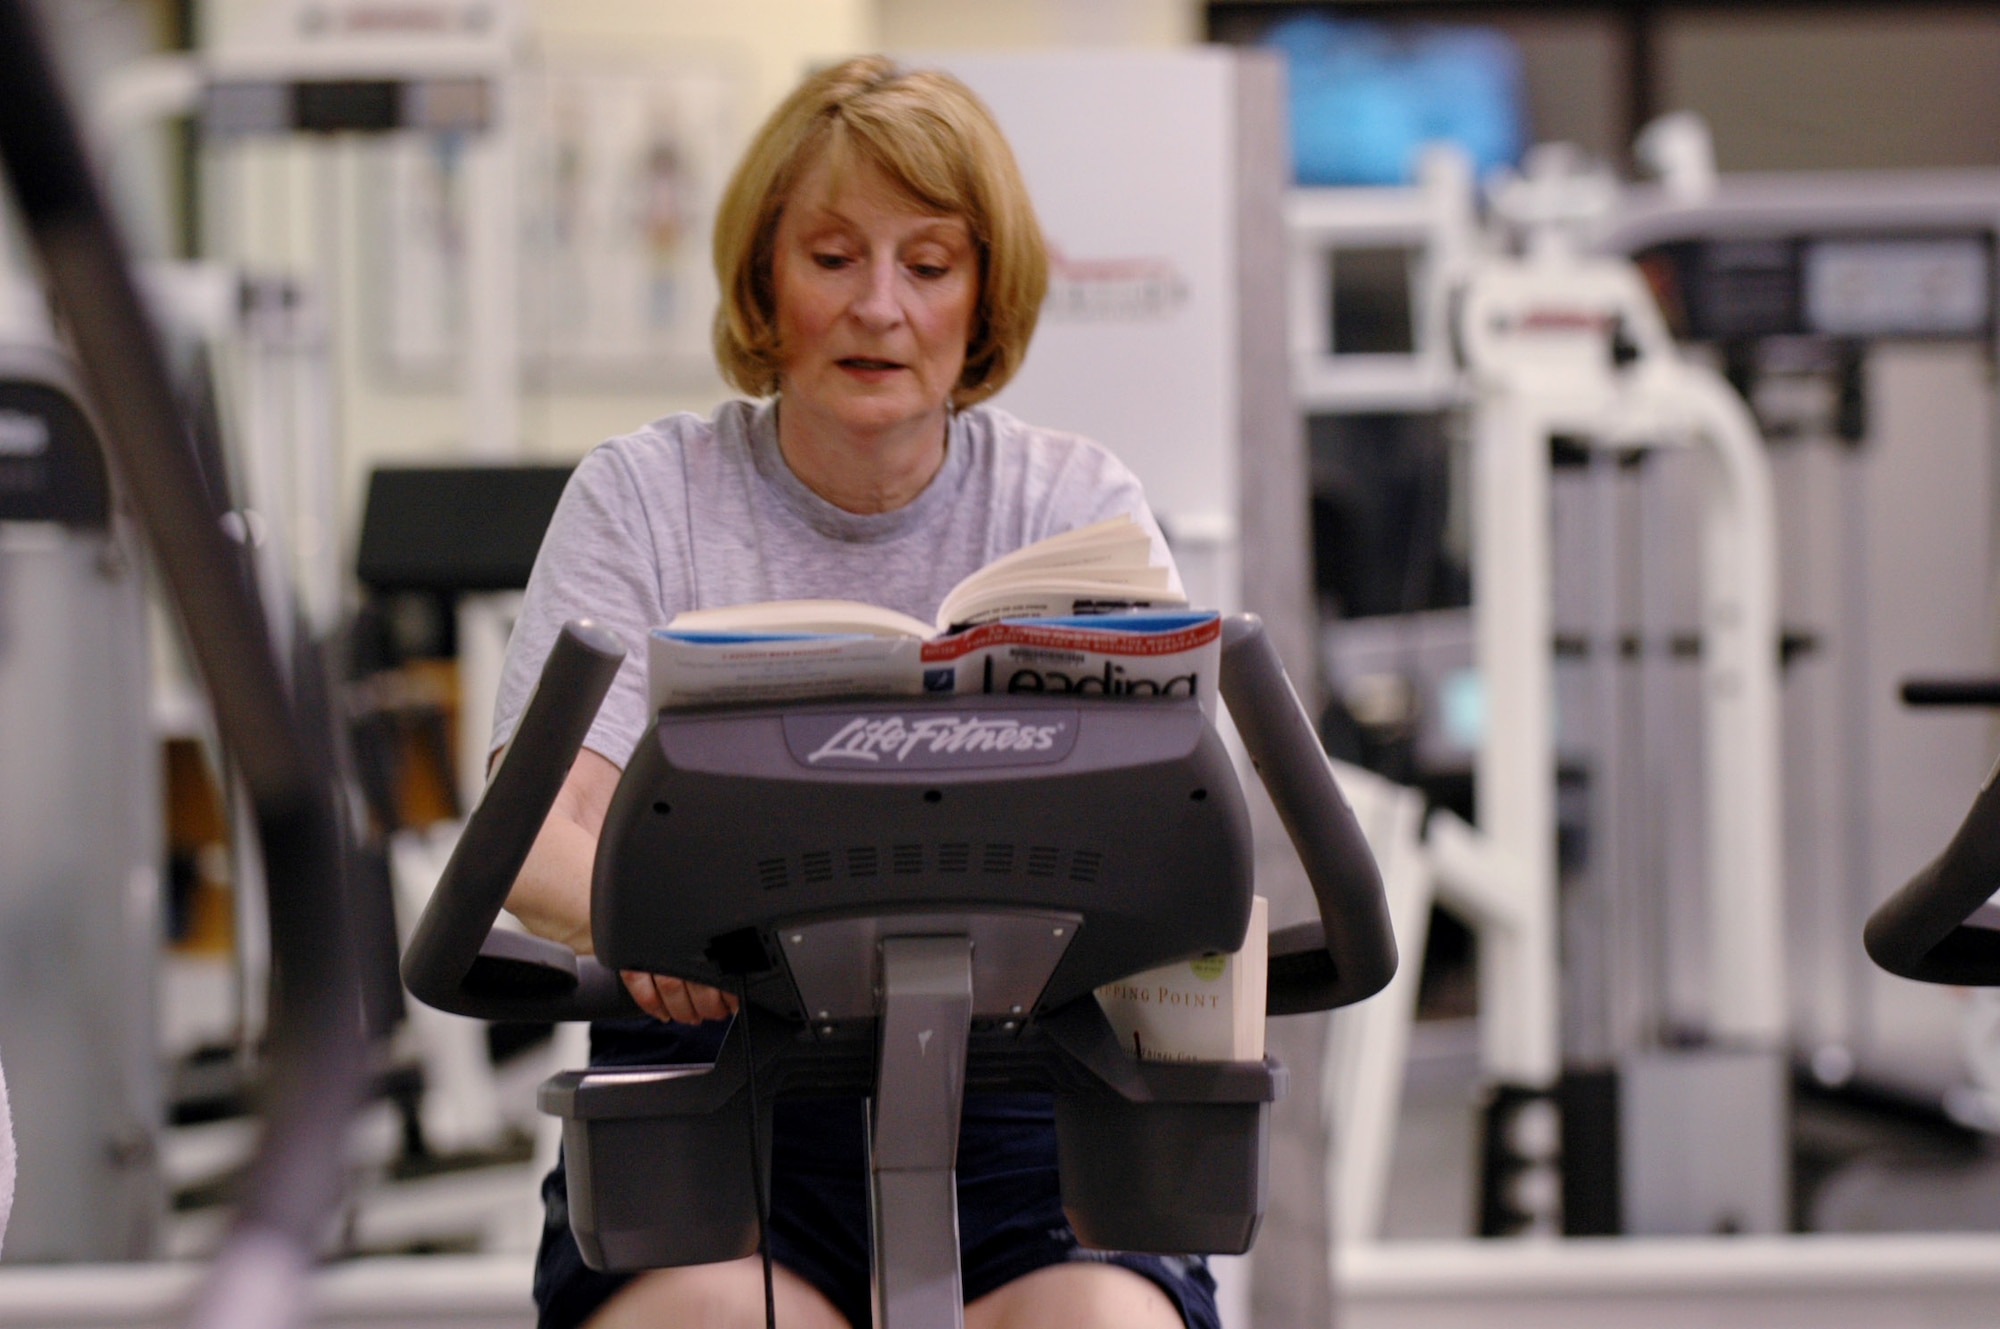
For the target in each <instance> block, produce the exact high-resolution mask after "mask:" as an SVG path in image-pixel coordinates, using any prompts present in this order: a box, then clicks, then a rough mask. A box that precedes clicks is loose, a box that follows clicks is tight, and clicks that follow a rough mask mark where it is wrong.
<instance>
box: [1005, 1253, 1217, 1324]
mask: <svg viewBox="0 0 2000 1329" xmlns="http://www.w3.org/2000/svg"><path fill="white" fill-rule="evenodd" d="M965 1329H1185V1324H1184V1322H1183V1321H1182V1319H1181V1313H1180V1311H1179V1310H1178V1309H1177V1308H1176V1307H1175V1306H1174V1303H1173V1301H1172V1299H1171V1298H1169V1297H1168V1296H1167V1294H1166V1293H1165V1292H1163V1291H1162V1290H1161V1289H1160V1287H1159V1285H1158V1284H1156V1283H1154V1282H1153V1281H1152V1280H1151V1279H1149V1278H1147V1277H1145V1276H1144V1275H1143V1274H1137V1273H1134V1272H1132V1270H1130V1269H1127V1268H1125V1267H1124V1266H1122V1265H1116V1264H1101V1263H1098V1262H1096V1261H1080V1262H1078V1263H1075V1264H1052V1265H1049V1266H1047V1267H1046V1268H1042V1269H1037V1270H1035V1272H1033V1273H1031V1274H1027V1275H1025V1276H1023V1277H1021V1278H1017V1279H1015V1280H1014V1281H1013V1282H1011V1283H1009V1284H1007V1285H1006V1286H1005V1287H1002V1288H998V1289H996V1290H994V1291H992V1292H989V1293H988V1294H987V1295H985V1296H983V1297H981V1298H980V1299H979V1300H978V1301H975V1302H973V1303H972V1304H971V1305H969V1306H967V1307H966V1308H965Z"/></svg>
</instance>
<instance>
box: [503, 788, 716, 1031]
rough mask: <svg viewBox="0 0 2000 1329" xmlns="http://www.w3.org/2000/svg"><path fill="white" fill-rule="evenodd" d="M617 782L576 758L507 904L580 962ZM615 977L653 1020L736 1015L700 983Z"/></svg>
mask: <svg viewBox="0 0 2000 1329" xmlns="http://www.w3.org/2000/svg"><path fill="white" fill-rule="evenodd" d="M618 775H619V771H618V768H617V767H616V766H614V765H613V764H612V763H611V762H610V760H609V759H607V758H605V757H603V756H601V755H599V754H598V753H596V752H593V751H591V750H590V749H589V748H584V749H582V750H581V751H579V752H578V753H577V754H576V762H575V764H573V765H572V766H571V767H570V768H569V777H568V778H567V779H565V780H564V781H563V786H562V791H561V792H560V793H558V794H557V795H556V801H555V805H554V806H553V807H551V808H550V809H549V819H548V820H547V821H545V822H543V823H542V832H541V834H540V835H538V836H536V837H535V846H534V848H533V849H531V850H529V851H528V861H527V862H526V863H523V864H522V865H521V875H520V876H518V877H516V878H515V879H514V889H513V891H512V893H510V894H509V895H508V897H507V908H508V910H509V911H511V912H512V913H513V915H514V917H516V918H518V919H520V920H521V925H522V926H523V927H525V928H527V929H528V931H530V932H532V933H534V934H535V935H536V936H539V937H547V938H549V939H550V940H551V941H558V942H561V943H562V944H563V945H565V946H567V947H569V948H570V949H571V950H573V951H575V952H576V953H577V954H578V955H588V954H590V953H591V949H592V942H591V939H590V873H591V865H592V864H593V863H594V862H595V861H596V858H597V837H598V835H599V834H600V833H601V832H602V831H603V829H604V814H605V813H606V812H607V811H608V810H609V809H610V807H611V794H612V791H614V790H615V789H617V788H618ZM620 977H622V978H623V979H624V980H625V986H626V988H627V989H628V990H629V991H630V992H631V993H632V999H633V1000H634V1001H636V1002H638V1003H639V1007H640V1009H641V1010H643V1011H645V1012H646V1014H648V1015H650V1016H652V1017H653V1018H655V1019H658V1020H679V1021H683V1022H686V1023H693V1022H695V1021H698V1020H719V1019H721V1018H722V1017H724V1016H726V1015H728V1014H729V1013H730V1012H731V1011H733V1010H735V1009H736V1001H735V998H733V997H730V996H727V995H726V994H724V993H721V992H718V991H716V990H715V989H714V988H711V987H704V986H703V985H701V984H699V983H689V982H685V981H683V980H681V979H678V978H669V977H667V976H665V975H663V974H645V973H639V972H637V971H635V970H629V969H628V970H625V971H623V973H621V975H620Z"/></svg>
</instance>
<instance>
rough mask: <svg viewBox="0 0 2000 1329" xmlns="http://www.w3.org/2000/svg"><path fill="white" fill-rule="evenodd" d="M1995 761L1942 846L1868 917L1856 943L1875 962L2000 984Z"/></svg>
mask: <svg viewBox="0 0 2000 1329" xmlns="http://www.w3.org/2000/svg"><path fill="white" fill-rule="evenodd" d="M1995 775H2000V767H1996V768H1995V770H1994V773H1993V774H1990V775H1988V776H1987V777H1986V783H1985V784H1983V785H1981V786H1980V789H1979V796H1978V797H1977V798H1975V799H1973V800H1972V810H1971V811H1970V812H1968V813H1966V815H1965V821H1964V822H1963V823H1962V824H1961V825H1960V826H1959V828H1958V833H1957V834H1956V835H1953V836H1952V837H1951V843H1950V844H1948V845H1946V846H1945V850H1944V852H1943V853H1942V854H1939V855H1938V856H1937V857H1936V858H1935V859H1933V860H1932V861H1931V862H1930V863H1929V864H1928V865H1927V866H1926V867H1925V868H1924V870H1923V871H1921V872H1919V873H1918V874H1917V875H1916V876H1914V877H1912V878H1910V880H1909V882H1908V883H1907V884H1906V885H1905V886H1904V887H1903V889H1901V890H1899V891H1897V892H1896V893H1895V894H1894V895H1892V896H1890V897H1889V898H1888V900H1886V901H1885V902H1884V903H1883V904H1882V906H1881V907H1880V908H1879V909H1877V910H1876V911H1875V912H1874V913H1873V914H1871V915H1870V916H1869V918H1868V925H1867V927H1866V928H1864V929H1863V930H1862V933H1861V940H1862V944H1863V945H1865V946H1866V947H1867V948H1868V954H1869V957H1870V958H1871V959H1873V960H1874V961H1875V963H1876V964H1879V965H1881V966H1882V967H1883V968H1884V969H1886V970H1888V971H1889V972H1890V973H1892V974H1897V975H1900V976H1902V977H1904V978H1914V979H1916V980H1917V981H1918V982H1921V983H1956V984H1963V985H1965V986H1968V987H1995V986H2000V911H1996V910H1992V909H1988V908H1986V907H1985V905H1986V901H1987V900H1988V899H1990V898H1991V897H1992V895H1993V893H1994V892H1995V891H1996V890H2000V781H1996V780H1995V779H1994V776H1995Z"/></svg>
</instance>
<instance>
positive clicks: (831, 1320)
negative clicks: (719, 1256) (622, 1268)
mask: <svg viewBox="0 0 2000 1329" xmlns="http://www.w3.org/2000/svg"><path fill="white" fill-rule="evenodd" d="M771 1275H772V1281H773V1285H774V1286H773V1289H772V1290H773V1292H774V1294H775V1300H776V1302H777V1311H778V1329H848V1326H847V1322H846V1320H845V1319H844V1318H842V1316H841V1315H840V1313H839V1312H838V1311H836V1310H834V1308H833V1305H832V1303H831V1302H829V1301H828V1300H827V1299H826V1298H825V1297H824V1296H822V1295H821V1294H820V1291H819V1289H817V1288H815V1287H814V1286H813V1285H812V1284H810V1283H808V1282H806V1281H805V1280H804V1279H803V1278H800V1277H799V1276H798V1275H797V1274H795V1273H793V1272H792V1271H791V1270H789V1269H786V1268H785V1267H783V1266H782V1265H779V1266H776V1267H774V1268H773V1269H772V1271H771ZM587 1329H764V1271H763V1267H762V1264H761V1262H760V1261H758V1260H757V1259H756V1258H755V1257H752V1258H750V1259H746V1260H731V1261H729V1262H727V1263H724V1264H694V1265H687V1266H684V1267H682V1268H679V1269H655V1270H652V1271H651V1272H649V1273H646V1274H642V1275H640V1276H639V1277H638V1278H635V1279H633V1280H632V1282H630V1283H628V1284H627V1285H626V1286H625V1287H624V1288H623V1289H621V1290H620V1291H619V1293H618V1295H617V1296H615V1297H613V1298H612V1299H611V1300H609V1301H607V1302H605V1303H604V1307H603V1309H601V1310H599V1311H598V1312H597V1314H596V1315H594V1316H592V1317H591V1320H590V1324H589V1325H588V1326H587Z"/></svg>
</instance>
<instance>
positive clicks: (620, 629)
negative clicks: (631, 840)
mask: <svg viewBox="0 0 2000 1329" xmlns="http://www.w3.org/2000/svg"><path fill="white" fill-rule="evenodd" d="M661 585H662V574H661V568H660V559H659V555H658V552H657V551H656V549H655V541H654V539H653V535H652V532H651V529H650V527H649V526H648V523H647V521H646V514H645V511H644V509H643V507H642V505H641V503H640V499H639V489H638V486H637V484H636V482H635V480H634V477H633V476H632V473H631V470H630V462H629V461H628V460H627V459H626V458H625V457H623V456H621V455H620V454H619V452H618V451H617V450H616V449H615V448H613V447H609V446H606V447H599V448H597V449H595V450H594V451H592V452H591V453H589V454H588V455H587V456H585V457H584V459H583V460H582V461H581V462H580V463H578V465H577V468H576V471H575V473H574V474H572V475H571V476H570V480H569V484H568V486H567V487H566V488H565V489H564V490H563V495H562V500H561V501H560V502H559V503H558V504H557V505H556V512H555V516H554V517H553V518H552V519H551V520H550V522H549V529H548V533H547V534H546V535H545V536H543V537H542V548H541V552H540V553H539V554H538V555H537V556H536V558H535V567H534V571H533V572H532V573H530V574H529V577H528V588H527V592H526V594H525V595H524V597H523V599H522V604H521V614H520V617H519V618H517V619H516V620H515V622H514V632H513V635H512V636H511V637H510V638H509V639H508V642H507V658H506V663H505V665H504V667H503V669H502V671H501V675H500V690H499V697H498V699H497V701H496V703H495V705H494V714H493V739H492V743H491V746H490V747H489V748H488V751H489V753H490V752H497V751H499V749H500V748H501V746H502V745H504V744H505V743H506V742H507V741H508V740H509V739H511V738H512V737H513V736H514V727H515V725H516V724H518V723H519V721H520V718H521V712H522V711H523V710H524V709H525V708H526V707H527V704H528V698H529V696H530V695H531V694H532V693H533V691H534V687H535V681H536V679H538V678H539V677H540V676H541V672H542V665H543V664H544V663H545V662H546V661H547V659H548V656H549V650H550V649H551V648H552V647H553V646H554V645H555V640H556V634H557V633H559V632H560V631H561V630H562V626H563V624H565V623H567V622H569V621H570V620H571V619H576V618H588V619H591V620H593V621H595V622H597V623H599V624H601V625H602V626H604V627H606V628H608V629H610V630H611V631H612V632H613V633H615V634H616V635H617V637H618V639H619V640H620V641H621V642H623V643H624V645H625V650H626V655H625V661H624V663H623V664H622V665H620V666H619V669H618V677H617V678H616V680H614V681H613V683H612V685H611V691H610V692H609V693H608V694H606V696H605V698H604V704H603V706H602V707H600V708H599V710H598V712H597V719H596V720H595V722H593V723H592V725H591V726H590V732H589V734H588V735H586V736H585V738H584V740H583V745H584V746H585V747H587V748H589V749H591V750H592V751H593V752H596V753H598V754H599V755H600V756H603V757H604V758H605V759H607V760H608V761H610V762H611V763H612V764H614V765H616V766H617V767H619V768H620V769H621V770H622V769H623V768H624V766H625V763H626V761H627V760H628V759H629V758H630V757H631V755H632V749H633V748H634V747H635V746H636V745H637V744H638V741H639V737H640V735H641V734H643V733H644V732H645V730H646V725H647V721H648V719H649V716H648V714H647V708H646V634H647V633H648V632H649V631H650V630H651V629H652V628H654V627H656V626H658V625H659V624H661V623H664V622H666V620H667V619H669V618H671V617H672V616H673V615H672V613H671V612H670V611H669V610H668V608H667V606H666V605H665V604H664V603H663V602H662V597H661Z"/></svg>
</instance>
